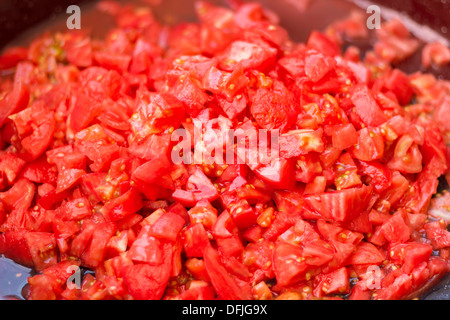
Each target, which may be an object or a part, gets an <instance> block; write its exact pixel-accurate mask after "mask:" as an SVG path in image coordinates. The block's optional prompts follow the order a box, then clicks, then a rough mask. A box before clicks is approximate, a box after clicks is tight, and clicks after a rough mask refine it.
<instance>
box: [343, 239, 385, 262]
mask: <svg viewBox="0 0 450 320" xmlns="http://www.w3.org/2000/svg"><path fill="white" fill-rule="evenodd" d="M384 259H385V257H384V255H383V254H382V253H381V252H380V251H379V250H378V249H377V247H375V246H374V245H373V244H371V243H369V242H361V243H360V244H359V245H358V246H357V247H356V251H355V252H354V253H353V254H352V255H351V256H350V260H349V263H351V264H354V265H356V264H372V265H376V266H378V265H379V264H380V263H381V262H383V261H384Z"/></svg>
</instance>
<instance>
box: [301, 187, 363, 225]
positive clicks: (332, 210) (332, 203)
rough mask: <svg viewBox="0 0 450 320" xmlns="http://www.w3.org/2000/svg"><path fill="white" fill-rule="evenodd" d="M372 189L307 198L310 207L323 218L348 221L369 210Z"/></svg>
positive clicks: (358, 189)
mask: <svg viewBox="0 0 450 320" xmlns="http://www.w3.org/2000/svg"><path fill="white" fill-rule="evenodd" d="M371 192H372V187H370V186H362V187H359V188H350V189H345V190H340V191H334V192H325V193H322V194H319V195H309V196H306V197H305V200H306V202H307V203H308V205H310V206H311V208H312V209H314V210H316V211H317V212H318V213H320V214H321V215H322V216H323V217H325V218H327V219H332V220H335V221H348V220H351V219H353V218H354V217H356V216H357V215H358V214H359V213H361V212H363V211H364V210H366V209H367V206H368V204H369V200H370V195H371Z"/></svg>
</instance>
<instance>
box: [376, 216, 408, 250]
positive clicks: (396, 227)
mask: <svg viewBox="0 0 450 320" xmlns="http://www.w3.org/2000/svg"><path fill="white" fill-rule="evenodd" d="M381 230H382V232H383V235H384V237H385V238H386V240H388V241H389V242H391V243H403V242H406V241H408V240H409V238H410V236H411V231H410V227H409V226H408V224H407V222H405V219H404V217H403V215H402V214H401V212H397V213H396V214H394V215H393V216H392V217H391V218H389V220H387V221H386V222H385V223H383V225H382V227H381Z"/></svg>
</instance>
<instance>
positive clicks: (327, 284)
mask: <svg viewBox="0 0 450 320" xmlns="http://www.w3.org/2000/svg"><path fill="white" fill-rule="evenodd" d="M315 281H316V282H317V284H316V286H315V288H314V291H313V293H314V295H315V296H316V297H319V298H320V297H322V296H323V294H333V293H338V294H345V293H348V292H349V291H350V284H349V273H348V270H347V269H346V268H340V269H338V270H336V271H333V272H331V273H327V274H322V275H320V276H318V277H317V278H316V280H315Z"/></svg>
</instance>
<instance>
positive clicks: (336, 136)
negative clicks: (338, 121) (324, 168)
mask: <svg viewBox="0 0 450 320" xmlns="http://www.w3.org/2000/svg"><path fill="white" fill-rule="evenodd" d="M357 137H358V135H357V133H356V129H355V127H354V126H353V125H352V124H351V123H347V124H343V125H339V126H338V127H337V128H334V130H333V132H332V135H331V138H332V142H333V147H334V148H336V149H338V150H344V149H347V148H350V147H351V146H353V145H355V144H357V143H358V138H357Z"/></svg>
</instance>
